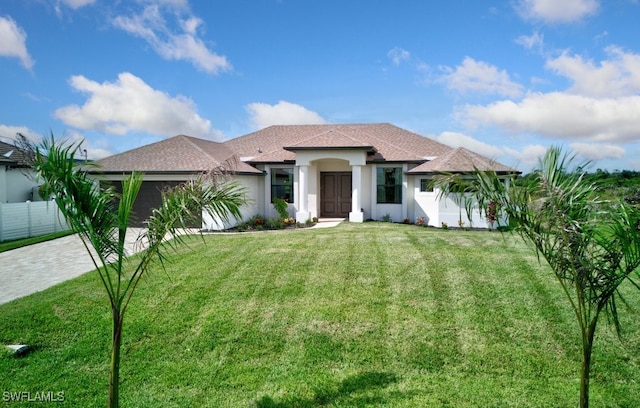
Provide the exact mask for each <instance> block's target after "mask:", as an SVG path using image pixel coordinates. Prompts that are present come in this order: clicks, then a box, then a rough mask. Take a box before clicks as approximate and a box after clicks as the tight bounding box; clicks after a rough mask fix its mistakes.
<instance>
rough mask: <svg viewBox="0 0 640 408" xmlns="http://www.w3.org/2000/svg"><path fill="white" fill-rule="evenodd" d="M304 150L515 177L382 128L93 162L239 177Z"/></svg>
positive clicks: (302, 131)
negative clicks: (229, 167) (230, 168)
mask: <svg viewBox="0 0 640 408" xmlns="http://www.w3.org/2000/svg"><path fill="white" fill-rule="evenodd" d="M305 149H365V150H367V151H368V152H369V153H370V154H369V155H368V156H367V157H368V158H367V160H368V161H369V162H409V163H416V164H418V166H417V167H415V168H413V169H411V170H410V171H409V173H410V174H425V173H437V172H470V171H474V170H475V169H476V168H477V169H480V170H494V171H497V172H509V173H511V172H517V170H515V169H512V168H509V167H507V166H504V165H502V164H500V163H496V162H494V161H492V160H490V159H488V158H486V157H483V156H481V155H479V154H477V153H474V152H471V151H469V150H467V149H465V148H457V149H453V148H452V147H449V146H446V145H444V144H442V143H439V142H436V141H435V140H432V139H429V138H426V137H424V136H420V135H418V134H416V133H413V132H409V131H407V130H404V129H401V128H399V127H397V126H394V125H391V124H388V123H376V124H343V125H279V126H270V127H268V128H265V129H262V130H259V131H257V132H253V133H249V134H248V135H245V136H241V137H238V138H235V139H231V140H227V141H226V142H223V143H217V142H212V141H208V140H203V139H198V138H194V137H190V136H185V135H179V136H175V137H172V138H169V139H166V140H163V141H160V142H157V143H153V144H150V145H146V146H142V147H139V148H137V149H133V150H129V151H127V152H124V153H120V154H116V155H114V156H111V157H107V158H105V159H102V160H99V161H98V162H97V163H98V164H99V165H100V167H101V170H102V171H105V172H130V171H133V170H137V171H143V172H202V171H207V170H211V169H212V168H215V167H218V166H220V165H222V164H224V163H225V162H227V161H228V160H234V159H235V160H234V161H235V163H236V166H237V167H236V171H238V172H240V173H253V174H262V172H261V171H260V170H258V169H256V168H255V167H253V166H252V165H251V164H259V163H283V162H289V163H294V162H295V159H296V153H295V152H296V151H298V150H305Z"/></svg>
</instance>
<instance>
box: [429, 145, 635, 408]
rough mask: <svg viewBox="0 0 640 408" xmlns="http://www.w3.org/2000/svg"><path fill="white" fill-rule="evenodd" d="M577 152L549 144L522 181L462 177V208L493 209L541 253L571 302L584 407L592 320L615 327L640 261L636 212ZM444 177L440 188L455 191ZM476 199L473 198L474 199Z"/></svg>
mask: <svg viewBox="0 0 640 408" xmlns="http://www.w3.org/2000/svg"><path fill="white" fill-rule="evenodd" d="M574 160H575V156H573V155H570V154H567V153H564V152H562V150H561V149H560V148H557V147H552V148H550V149H549V150H548V151H547V153H546V155H545V156H544V158H542V159H541V161H540V163H539V167H538V168H537V169H536V170H535V171H534V173H533V177H531V180H529V182H528V183H527V184H526V185H525V184H522V185H513V184H512V185H511V186H509V187H507V185H506V184H505V183H504V182H502V181H501V180H500V179H499V178H498V177H497V175H496V174H495V173H491V172H482V171H477V172H476V174H475V177H474V178H473V180H471V181H467V184H466V186H467V190H466V191H467V193H466V194H465V197H466V207H467V212H469V213H471V209H472V207H473V206H477V207H479V208H480V210H481V211H484V213H485V214H487V212H488V211H489V210H488V209H490V208H498V210H499V211H502V212H503V213H504V214H505V215H506V216H507V217H508V219H509V223H510V225H511V226H512V227H513V228H514V230H515V231H516V232H517V233H518V234H519V235H520V236H521V237H522V238H524V239H525V240H527V241H529V242H531V243H533V244H534V246H535V248H536V252H537V254H538V256H539V257H542V258H544V259H545V260H546V261H547V262H548V264H549V266H551V269H552V270H553V272H554V274H555V276H556V278H557V280H558V282H559V283H560V285H561V286H562V289H563V290H564V293H565V295H566V297H567V299H568V300H569V303H570V304H571V307H572V308H573V311H574V313H575V316H576V319H577V321H578V325H579V327H580V339H581V344H582V369H581V381H580V400H579V406H580V407H582V408H587V407H588V406H589V378H590V369H591V355H592V351H593V344H594V337H595V332H596V326H597V324H598V318H599V317H600V315H601V314H602V313H604V314H606V315H608V317H610V320H611V321H612V322H613V323H614V325H615V328H616V330H617V331H618V333H620V321H619V320H618V308H617V305H618V301H619V300H621V301H624V299H623V298H622V297H621V294H620V292H619V290H618V289H619V286H620V285H621V284H622V283H623V282H624V281H625V280H626V281H630V282H631V283H632V284H633V285H634V286H635V287H636V288H638V289H640V286H638V283H636V282H635V281H634V280H633V277H634V276H633V273H634V271H636V270H637V268H638V266H639V265H640V211H638V209H637V208H634V207H632V206H630V205H628V204H627V203H625V202H624V201H622V200H620V201H619V202H611V201H605V200H601V199H600V198H599V197H598V191H597V189H596V188H595V187H594V185H592V184H590V183H587V182H585V181H584V178H583V176H584V172H583V169H584V168H585V167H586V165H583V166H580V167H576V169H577V170H576V171H572V169H571V168H572V163H573V161H574ZM449 181H450V180H447V179H446V178H443V179H441V180H440V182H439V183H438V184H439V186H440V187H441V188H442V191H443V194H445V195H446V194H453V193H454V192H453V191H449V190H448V187H447V186H448V185H452V184H453V183H450V182H449ZM474 200H475V201H474Z"/></svg>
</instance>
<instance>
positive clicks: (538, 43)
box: [515, 31, 544, 52]
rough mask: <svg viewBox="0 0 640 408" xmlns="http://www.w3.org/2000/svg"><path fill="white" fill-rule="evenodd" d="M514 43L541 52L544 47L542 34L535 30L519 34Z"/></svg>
mask: <svg viewBox="0 0 640 408" xmlns="http://www.w3.org/2000/svg"><path fill="white" fill-rule="evenodd" d="M515 42H516V44H518V45H521V46H522V47H524V48H525V49H527V50H536V51H538V52H542V50H543V48H544V35H543V34H540V33H539V32H537V31H535V32H534V33H533V34H531V35H521V36H520V37H518V38H516V40H515Z"/></svg>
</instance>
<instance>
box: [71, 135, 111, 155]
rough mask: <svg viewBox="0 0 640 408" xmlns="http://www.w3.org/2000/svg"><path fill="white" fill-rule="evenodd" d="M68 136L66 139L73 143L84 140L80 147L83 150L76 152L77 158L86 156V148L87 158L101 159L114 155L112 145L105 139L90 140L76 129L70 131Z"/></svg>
mask: <svg viewBox="0 0 640 408" xmlns="http://www.w3.org/2000/svg"><path fill="white" fill-rule="evenodd" d="M66 136H67V137H66V139H67V140H69V141H70V142H72V143H76V142H80V141H82V144H81V145H80V146H79V147H78V148H79V149H80V150H81V151H80V152H77V153H76V158H79V159H82V158H85V154H84V151H85V150H86V154H87V155H86V158H87V159H89V160H100V159H104V158H105V157H109V156H111V155H113V151H112V150H111V148H110V146H109V145H108V144H107V143H106V142H104V141H100V140H98V141H90V140H88V139H87V138H85V137H84V135H83V134H82V133H80V132H77V131H74V130H72V131H70V132H68V133H67V134H66Z"/></svg>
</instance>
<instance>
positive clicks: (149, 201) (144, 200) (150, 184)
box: [112, 181, 202, 228]
mask: <svg viewBox="0 0 640 408" xmlns="http://www.w3.org/2000/svg"><path fill="white" fill-rule="evenodd" d="M179 183H180V182H178V181H144V182H142V186H141V187H140V192H139V193H138V197H137V198H136V201H135V202H134V203H133V214H134V217H133V218H132V220H131V223H130V225H131V226H132V227H143V226H144V221H145V220H147V219H148V218H149V217H150V216H151V210H152V209H153V208H157V207H159V206H160V203H161V202H162V195H161V191H162V190H164V189H166V188H169V187H175V186H177V185H178V184H179ZM112 185H113V187H114V188H115V189H116V191H117V192H118V193H122V183H121V182H120V181H114V182H112ZM188 226H189V227H193V228H200V227H202V216H200V217H199V218H198V219H196V220H193V222H191V223H190V225H188Z"/></svg>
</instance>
